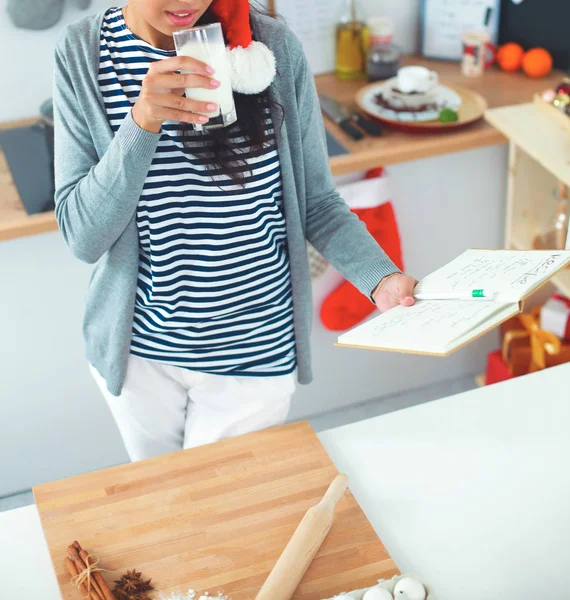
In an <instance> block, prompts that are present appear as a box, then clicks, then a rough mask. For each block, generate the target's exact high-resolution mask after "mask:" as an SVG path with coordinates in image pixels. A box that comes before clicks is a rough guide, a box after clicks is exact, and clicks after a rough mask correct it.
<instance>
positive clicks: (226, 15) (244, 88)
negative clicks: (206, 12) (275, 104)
mask: <svg viewBox="0 0 570 600" xmlns="http://www.w3.org/2000/svg"><path fill="white" fill-rule="evenodd" d="M210 10H211V11H212V13H213V14H214V15H215V16H216V17H217V18H218V19H219V20H220V23H221V25H222V29H223V31H224V34H225V36H226V40H227V42H228V45H229V56H230V72H231V78H232V88H233V89H234V91H236V92H239V93H241V94H259V93H261V92H263V91H264V90H266V89H267V88H268V87H269V86H270V85H271V83H272V81H273V79H274V78H275V57H274V56H273V52H271V50H270V49H269V48H268V47H267V46H266V45H265V44H262V43H261V42H255V41H253V37H252V33H251V24H250V21H249V0H214V1H213V2H212V4H211V6H210Z"/></svg>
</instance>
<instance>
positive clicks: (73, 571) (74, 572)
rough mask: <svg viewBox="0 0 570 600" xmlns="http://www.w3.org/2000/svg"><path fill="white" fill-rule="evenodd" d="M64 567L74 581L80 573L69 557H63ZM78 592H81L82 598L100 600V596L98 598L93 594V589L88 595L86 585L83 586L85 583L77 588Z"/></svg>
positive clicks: (97, 595)
mask: <svg viewBox="0 0 570 600" xmlns="http://www.w3.org/2000/svg"><path fill="white" fill-rule="evenodd" d="M65 566H66V567H67V571H68V573H69V574H70V575H71V578H72V579H75V577H77V576H78V575H79V573H80V572H81V571H78V570H77V566H76V564H75V563H74V562H73V561H72V560H71V558H69V556H66V557H65ZM82 570H84V569H82ZM79 591H80V592H81V594H82V595H83V597H84V598H91V600H100V598H101V596H99V594H97V592H95V590H94V589H91V593H89V592H88V591H87V585H85V583H82V584H81V585H80V586H79ZM93 594H95V595H93Z"/></svg>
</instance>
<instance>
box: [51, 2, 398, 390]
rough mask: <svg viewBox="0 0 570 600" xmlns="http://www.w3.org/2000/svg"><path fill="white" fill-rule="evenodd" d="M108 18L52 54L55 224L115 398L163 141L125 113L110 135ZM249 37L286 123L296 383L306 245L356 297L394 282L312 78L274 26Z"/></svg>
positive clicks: (305, 337)
mask: <svg viewBox="0 0 570 600" xmlns="http://www.w3.org/2000/svg"><path fill="white" fill-rule="evenodd" d="M103 15H104V12H102V13H100V14H98V15H95V16H90V17H86V18H83V19H81V20H80V21H77V22H76V23H73V24H72V25H69V26H68V27H67V28H65V30H64V31H63V33H62V35H61V37H60V38H59V40H58V43H57V46H56V50H55V81H54V110H55V178H56V216H57V221H58V224H59V227H60V229H61V232H62V234H63V237H64V238H65V241H66V243H67V244H68V246H69V247H70V249H71V251H72V252H73V254H74V255H75V256H76V257H77V258H79V259H81V260H83V261H85V262H87V263H93V264H95V268H94V270H93V275H92V277H91V280H90V284H89V290H88V293H87V299H86V309H85V319H84V327H83V331H84V336H85V341H86V346H87V359H88V360H89V362H90V363H91V364H92V365H93V366H94V367H95V368H96V369H97V370H98V371H99V373H101V375H102V376H103V377H104V378H105V380H106V382H107V387H108V389H109V391H110V392H111V394H113V395H119V394H120V392H121V388H122V385H123V381H124V379H125V372H126V368H127V362H128V358H129V351H130V341H131V329H132V323H133V314H134V303H135V292H136V286H137V276H138V266H139V244H138V233H137V226H136V223H135V213H136V208H137V203H138V201H139V197H140V195H141V192H142V189H143V184H144V181H145V178H146V175H147V172H148V170H149V167H150V164H151V162H152V159H153V156H154V152H155V149H156V146H157V143H158V140H159V137H160V134H153V133H150V132H147V131H144V130H143V129H140V128H139V127H138V126H137V124H136V123H135V122H134V121H133V119H132V117H131V115H130V113H129V114H128V115H127V117H126V118H125V120H124V122H123V124H122V125H121V127H120V128H119V130H118V131H117V133H116V134H115V135H113V132H112V130H111V128H110V126H109V122H108V120H107V116H106V113H105V108H104V105H103V98H102V96H101V94H100V91H99V87H98V83H97V73H98V69H99V36H100V30H101V23H102V19H103ZM253 24H254V35H255V38H256V39H258V40H260V41H262V42H264V43H265V44H266V45H268V46H269V47H270V48H271V50H273V52H274V54H275V57H276V61H277V77H276V79H275V82H274V83H273V84H272V86H271V90H270V93H271V96H272V99H273V100H274V101H275V102H277V103H279V104H281V106H283V108H284V112H285V121H284V123H283V127H282V129H281V135H280V136H279V138H280V139H279V159H280V163H281V176H282V183H283V196H284V207H285V216H286V221H287V240H288V249H289V261H290V269H291V278H292V287H293V302H294V314H295V317H294V319H295V337H296V349H297V364H298V379H299V382H300V383H309V382H310V381H311V379H312V374H311V352H310V330H311V319H312V298H311V280H310V274H309V266H308V261H307V246H306V241H307V240H308V241H309V242H310V243H311V244H313V246H314V247H315V248H316V249H317V250H318V251H319V252H320V253H321V254H322V255H323V256H324V257H325V258H326V259H327V260H328V261H329V262H330V263H331V264H332V265H333V266H334V267H336V268H337V269H338V271H340V273H341V274H342V275H343V276H344V277H345V278H346V279H348V280H349V281H351V282H352V283H353V284H354V285H355V286H356V287H357V288H358V289H359V290H360V291H361V292H362V293H363V294H366V295H368V296H369V295H370V294H371V292H372V291H373V289H374V287H375V286H376V285H377V284H378V283H379V282H380V280H381V279H382V278H383V277H385V276H387V275H389V274H391V273H394V272H396V271H397V268H396V267H395V266H394V264H393V263H392V262H391V261H390V260H389V259H388V257H387V256H386V254H385V253H384V252H383V251H382V249H381V248H380V247H379V246H378V244H377V243H376V242H375V241H374V239H373V238H372V237H371V236H370V235H369V234H368V232H367V231H366V228H365V227H364V225H363V224H362V223H361V222H360V221H359V219H358V218H357V217H356V216H355V215H354V214H352V213H351V212H350V210H349V208H348V207H347V205H346V203H345V202H344V201H343V200H342V199H341V198H340V196H339V194H338V192H337V191H336V189H335V184H334V181H333V178H332V176H331V172H330V168H329V163H328V156H327V147H326V139H325V135H324V127H323V121H322V118H321V112H320V109H319V103H318V99H317V95H316V92H315V85H314V79H313V76H312V74H311V71H310V69H309V67H308V64H307V61H306V58H305V56H304V53H303V50H302V47H301V44H300V43H299V41H298V40H297V38H296V37H295V36H294V35H293V34H292V32H291V31H290V30H289V29H288V28H287V27H286V26H285V25H284V24H283V23H282V22H280V21H277V20H274V19H270V18H268V17H262V16H255V17H254V19H253Z"/></svg>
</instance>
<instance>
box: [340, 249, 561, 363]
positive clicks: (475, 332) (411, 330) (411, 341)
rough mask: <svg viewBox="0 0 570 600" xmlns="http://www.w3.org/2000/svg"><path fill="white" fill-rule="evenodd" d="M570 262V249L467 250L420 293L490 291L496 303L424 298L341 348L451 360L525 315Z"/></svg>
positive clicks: (344, 340) (362, 329)
mask: <svg viewBox="0 0 570 600" xmlns="http://www.w3.org/2000/svg"><path fill="white" fill-rule="evenodd" d="M569 264H570V251H569V250H561V251H555V250H531V251H528V252H527V251H517V250H467V252H465V253H464V254H462V255H461V256H459V257H458V258H456V259H455V260H453V261H452V262H450V263H449V264H447V265H445V266H444V267H442V268H441V269H438V270H437V271H435V272H434V273H432V274H431V275H428V276H427V277H426V278H425V279H422V281H420V283H419V284H418V286H417V287H416V293H419V292H424V293H426V292H427V293H429V292H437V293H441V292H458V291H466V290H473V289H487V290H490V291H492V292H493V293H494V297H493V299H492V300H486V299H478V300H418V301H417V302H416V304H415V305H414V306H412V307H410V308H404V307H402V306H398V307H396V308H394V309H392V310H390V311H388V312H386V313H384V314H382V315H379V316H377V317H375V318H373V319H372V320H370V321H368V322H366V323H364V324H363V325H360V326H359V327H356V328H355V329H353V330H351V331H349V332H347V333H345V334H344V335H341V336H340V338H339V340H338V345H339V346H350V347H358V348H370V349H372V350H388V351H394V352H406V353H413V354H430V355H435V356H446V355H447V354H449V353H451V352H453V351H454V350H457V349H458V348H460V347H461V346H463V345H465V344H467V343H469V342H471V341H473V340H474V339H476V338H478V337H479V336H481V335H483V334H484V333H486V332H487V331H490V330H491V329H493V328H495V327H497V326H498V325H500V324H501V323H502V322H503V321H506V320H507V319H509V318H510V317H513V316H515V315H516V314H518V313H520V312H522V303H523V300H524V299H525V298H526V297H527V296H528V295H529V294H531V293H532V292H534V291H535V290H537V289H538V288H539V287H541V286H542V285H544V284H545V283H546V282H547V281H548V280H549V279H550V278H551V277H552V276H553V275H555V274H556V273H557V272H558V271H560V270H561V269H563V268H565V267H566V266H568V265H569Z"/></svg>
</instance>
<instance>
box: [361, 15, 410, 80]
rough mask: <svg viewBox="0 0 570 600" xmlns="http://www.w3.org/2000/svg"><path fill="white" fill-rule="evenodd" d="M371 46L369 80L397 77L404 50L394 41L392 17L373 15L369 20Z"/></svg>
mask: <svg viewBox="0 0 570 600" xmlns="http://www.w3.org/2000/svg"><path fill="white" fill-rule="evenodd" d="M368 29H369V33H370V48H369V50H368V61H367V62H368V64H367V72H368V81H371V82H372V81H382V80H384V79H390V78H391V77H395V76H396V74H397V72H398V69H399V68H400V63H401V59H402V52H401V50H400V49H399V48H398V47H397V46H394V44H393V43H392V36H393V32H394V26H393V24H392V19H389V18H387V17H373V18H371V19H369V20H368Z"/></svg>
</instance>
